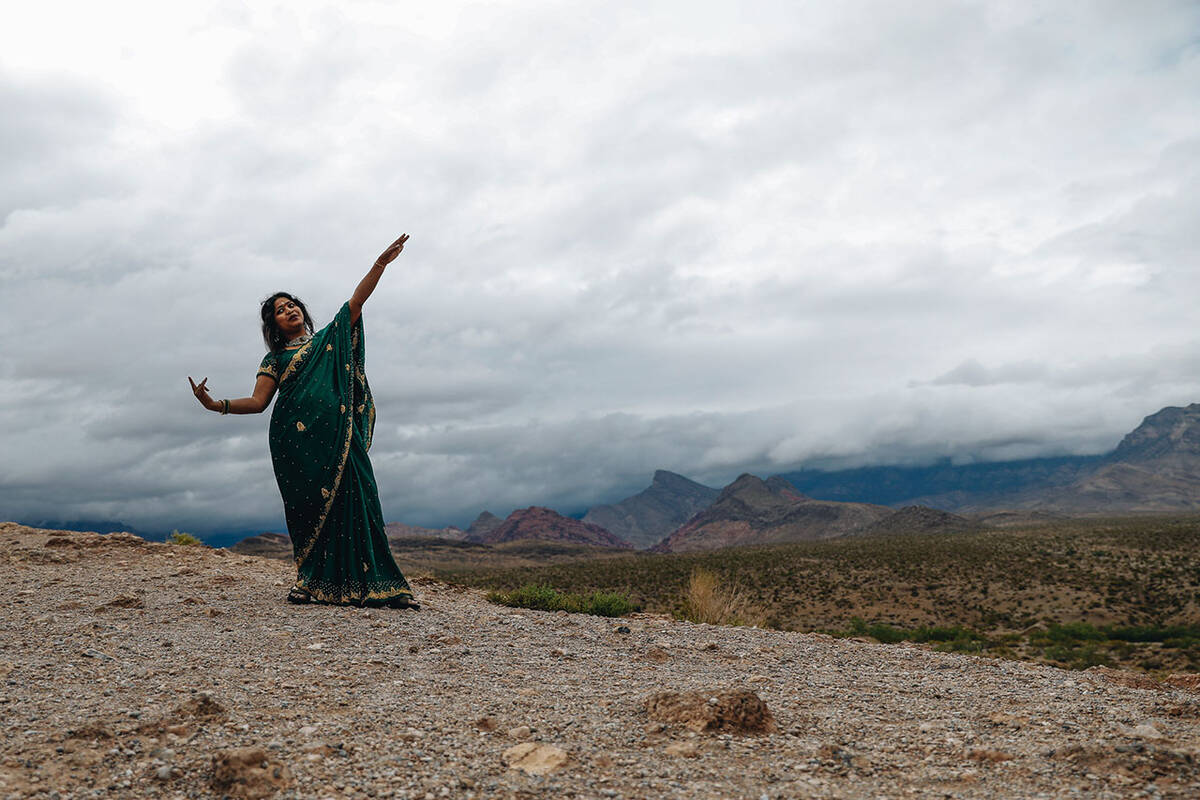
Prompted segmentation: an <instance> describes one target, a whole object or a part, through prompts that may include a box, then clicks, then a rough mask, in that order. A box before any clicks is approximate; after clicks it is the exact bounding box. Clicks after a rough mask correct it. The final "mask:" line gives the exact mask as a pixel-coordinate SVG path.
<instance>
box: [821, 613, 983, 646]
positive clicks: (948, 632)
mask: <svg viewBox="0 0 1200 800" xmlns="http://www.w3.org/2000/svg"><path fill="white" fill-rule="evenodd" d="M834 635H835V636H869V637H871V638H872V639H874V640H875V641H877V642H882V643H884V644H896V643H897V642H920V643H922V644H925V643H934V644H936V645H937V647H936V649H938V650H942V651H954V652H962V653H979V652H982V651H983V649H984V648H985V647H986V646H987V644H988V640H987V637H985V636H984V635H983V634H981V633H979V632H978V631H974V630H971V629H970V628H964V627H963V626H961V625H953V626H950V627H932V628H931V627H924V626H922V627H920V628H913V629H912V630H905V629H904V628H897V627H895V626H893V625H887V624H885V623H878V622H877V623H873V624H868V623H867V622H866V621H864V620H863V618H862V617H852V618H851V619H850V625H849V626H848V627H847V628H846V630H844V631H835V632H834Z"/></svg>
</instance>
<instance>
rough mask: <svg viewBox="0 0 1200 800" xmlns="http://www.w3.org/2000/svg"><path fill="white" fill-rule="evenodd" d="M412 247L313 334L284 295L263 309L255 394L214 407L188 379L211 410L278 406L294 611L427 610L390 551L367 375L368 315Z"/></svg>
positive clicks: (297, 305)
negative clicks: (307, 606)
mask: <svg viewBox="0 0 1200 800" xmlns="http://www.w3.org/2000/svg"><path fill="white" fill-rule="evenodd" d="M406 241H408V234H405V235H403V236H401V237H400V238H399V239H397V240H396V241H395V242H393V243H392V244H391V246H390V247H388V249H387V250H385V251H384V252H383V254H382V255H381V256H379V258H378V259H377V260H376V261H375V264H374V266H372V267H371V270H370V271H369V272H368V273H367V274H366V277H364V278H363V279H362V281H361V282H360V283H359V284H358V287H357V288H356V289H355V290H354V294H353V295H352V296H351V297H350V300H349V301H348V302H347V303H345V304H343V305H342V308H341V310H340V311H338V313H337V315H336V316H335V317H334V318H333V321H332V322H330V323H329V324H328V325H326V326H325V327H324V328H322V329H321V330H319V331H316V332H314V331H313V324H312V319H311V318H310V317H309V315H308V310H307V309H306V308H305V307H304V304H303V303H301V302H300V301H299V300H298V299H296V298H295V297H292V296H291V295H290V294H287V293H286V292H277V293H275V294H274V295H272V296H271V297H269V298H267V299H266V300H265V301H264V302H263V306H262V319H263V339H264V340H265V341H266V343H267V348H268V350H269V352H268V353H267V355H266V356H265V357H264V358H263V360H262V363H261V364H260V365H259V368H258V375H257V377H256V380H255V385H254V392H253V394H251V395H250V396H249V397H241V398H237V399H235V400H214V399H213V398H212V397H211V396H210V395H209V393H208V389H207V387H206V383H207V380H208V379H207V378H205V379H203V380H201V381H200V383H199V384H197V383H196V382H195V381H193V380H192V379H191V377H189V378H188V382H189V383H191V385H192V392H193V393H194V394H195V395H196V398H197V399H198V400H199V401H200V403H201V404H202V405H203V406H204V407H205V408H207V409H208V410H210V411H217V412H219V413H221V414H259V413H261V412H263V411H264V410H266V408H267V406H268V405H270V403H271V399H272V397H275V396H276V393H278V397H277V399H276V400H275V409H274V410H273V411H272V412H271V428H270V444H271V461H272V463H273V464H274V467H275V479H276V481H277V482H278V484H279V493H280V494H281V495H283V508H284V514H285V517H286V519H287V526H288V534H289V535H290V536H291V539H292V551H293V554H294V555H295V558H296V585H295V586H294V587H293V588H292V590H291V592H289V593H288V597H287V599H288V601H289V602H292V603H311V602H319V603H331V604H336V605H357V606H361V605H370V606H391V607H400V608H419V606H418V605H417V602H416V600H415V599H414V597H413V593H412V589H411V588H410V587H409V585H408V581H406V580H405V579H404V574H403V573H401V571H400V568H399V567H398V566H396V561H395V559H394V558H392V553H391V551H390V550H389V549H388V543H387V537H386V535H385V534H384V529H383V511H382V510H381V508H380V505H379V489H378V487H377V486H376V484H375V474H374V472H373V471H372V469H371V461H370V459H368V457H367V451H368V450H369V449H370V447H371V434H372V432H373V431H374V428H375V406H374V404H373V403H372V402H371V390H370V388H369V387H368V386H367V376H366V372H365V370H364V362H365V343H364V333H363V324H362V307H363V303H365V302H366V300H367V298H368V297H370V296H371V292H373V291H374V290H375V286H376V284H378V283H379V279H380V278H381V277H382V276H383V271H384V269H385V268H386V267H387V265H388V264H390V263H391V262H392V261H393V260H394V259H395V258H396V256H398V255H399V254H400V251H401V250H403V249H404V243H405V242H406Z"/></svg>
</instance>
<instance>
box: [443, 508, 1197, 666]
mask: <svg viewBox="0 0 1200 800" xmlns="http://www.w3.org/2000/svg"><path fill="white" fill-rule="evenodd" d="M581 555H582V554H581ZM430 572H431V574H433V575H435V576H436V577H438V578H440V579H442V580H446V581H449V582H452V583H459V584H465V585H470V586H478V587H484V588H487V589H491V590H494V591H512V590H513V589H517V588H519V587H521V586H525V585H527V584H537V585H541V586H545V587H549V588H552V589H554V590H556V591H559V592H564V593H573V594H584V595H586V594H589V593H593V592H604V593H614V594H619V595H623V596H625V597H627V598H628V599H629V601H630V603H631V604H633V605H634V606H638V607H641V608H644V609H645V610H647V611H650V612H658V613H666V614H672V615H674V616H676V617H679V618H684V619H694V620H701V621H703V620H702V619H701V616H700V615H699V614H698V609H700V608H701V607H703V606H704V605H705V604H704V602H699V600H700V598H701V596H702V595H703V591H700V590H703V589H704V585H705V580H708V579H704V580H701V581H700V582H699V584H694V578H695V576H696V575H698V574H700V575H705V574H706V575H711V576H713V579H712V580H711V581H710V582H709V583H708V584H707V585H708V586H709V589H708V590H707V591H709V592H710V593H712V592H715V591H717V590H718V589H719V590H720V592H725V593H727V594H728V595H730V596H736V598H737V603H736V605H737V608H738V611H737V613H735V614H729V615H726V617H725V618H724V620H719V621H723V622H724V623H726V624H728V623H734V624H737V622H742V623H743V624H746V623H747V622H749V624H760V625H763V626H767V627H774V628H779V629H784V630H801V631H822V632H827V633H832V634H834V635H840V636H860V637H870V638H874V639H878V640H880V641H914V642H921V643H924V644H927V645H928V646H930V647H937V648H941V649H954V650H960V651H965V652H977V653H980V654H983V655H993V656H1000V657H1010V658H1023V659H1033V660H1038V661H1044V662H1049V663H1054V664H1059V665H1062V666H1068V667H1074V668H1084V667H1087V666H1091V665H1093V664H1112V665H1116V666H1124V667H1134V668H1139V669H1144V670H1149V671H1156V670H1172V669H1174V670H1188V671H1197V670H1200V519H1198V518H1196V517H1143V518H1122V519H1105V520H1070V521H1064V522H1058V523H1055V524H1053V525H1045V526H1039V527H1030V528H1026V529H1020V530H1002V531H1001V530H991V531H982V532H971V533H959V534H896V535H891V536H885V537H873V538H846V539H840V540H832V541H824V542H812V543H804V544H791V545H776V546H771V547H755V548H731V549H727V550H720V551H713V552H704V553H686V554H666V555H651V554H646V553H631V554H623V555H619V556H611V555H610V556H606V557H604V558H598V559H595V558H586V557H580V558H575V559H573V560H566V561H560V562H558V563H552V564H545V565H541V566H532V565H525V566H515V567H491V566H487V565H479V564H471V565H456V564H454V563H451V562H442V563H440V564H437V565H432V564H431V565H430ZM751 620H753V621H751Z"/></svg>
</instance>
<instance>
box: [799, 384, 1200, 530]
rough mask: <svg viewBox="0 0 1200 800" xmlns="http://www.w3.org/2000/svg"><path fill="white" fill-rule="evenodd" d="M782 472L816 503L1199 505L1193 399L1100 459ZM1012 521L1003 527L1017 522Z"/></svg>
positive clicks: (1067, 509) (1149, 508)
mask: <svg viewBox="0 0 1200 800" xmlns="http://www.w3.org/2000/svg"><path fill="white" fill-rule="evenodd" d="M782 477H783V478H785V479H786V480H787V481H788V482H789V483H791V484H793V485H794V486H796V487H797V488H798V489H799V490H800V491H802V492H805V493H806V494H808V495H810V496H812V497H819V498H821V499H823V500H840V501H853V502H873V503H883V504H887V505H892V506H902V505H914V504H919V505H925V506H932V507H934V508H940V509H943V510H946V511H957V512H961V513H965V512H971V513H972V514H973V515H974V516H975V517H976V518H981V515H985V514H988V513H991V512H997V511H1001V510H1005V511H1014V512H1015V511H1020V512H1038V513H1039V514H1042V515H1062V514H1065V515H1078V514H1125V513H1139V512H1147V513H1151V512H1154V513H1170V512H1185V511H1200V404H1197V403H1193V404H1191V405H1188V406H1183V407H1178V406H1168V407H1167V408H1164V409H1162V410H1160V411H1158V412H1156V413H1154V414H1151V415H1150V416H1148V417H1146V418H1145V419H1144V420H1143V421H1142V423H1141V424H1140V425H1139V426H1138V427H1137V428H1136V429H1134V430H1133V431H1131V432H1130V433H1129V434H1127V435H1126V436H1125V438H1124V439H1122V440H1121V443H1120V444H1119V445H1117V447H1116V449H1115V450H1113V451H1112V452H1110V453H1108V454H1106V455H1100V456H1062V457H1057V458H1031V459H1024V460H1020V461H1001V462H994V463H985V464H965V465H959V466H956V465H954V464H951V463H950V462H949V461H943V462H939V463H937V464H933V465H931V466H925V467H894V466H893V467H860V468H857V469H849V470H838V471H829V472H825V471H819V470H800V471H797V472H787V473H784V474H783V475H782ZM1051 518H1053V517H1051ZM1017 519H1018V517H1014V518H1012V519H1010V520H1008V521H1007V523H1006V524H1018V523H1017ZM1020 519H1025V517H1020ZM1028 519H1029V520H1030V521H1036V520H1035V519H1034V518H1028ZM996 522H998V520H996Z"/></svg>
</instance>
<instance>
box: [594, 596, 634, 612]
mask: <svg viewBox="0 0 1200 800" xmlns="http://www.w3.org/2000/svg"><path fill="white" fill-rule="evenodd" d="M633 610H634V608H633V604H632V603H631V602H629V598H628V597H627V596H625V595H623V594H616V593H614V592H596V593H594V594H593V595H592V596H591V597H590V598H588V612H587V613H589V614H595V615H596V616H598V617H622V616H624V615H626V614H629V613H630V612H632V611H633Z"/></svg>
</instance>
